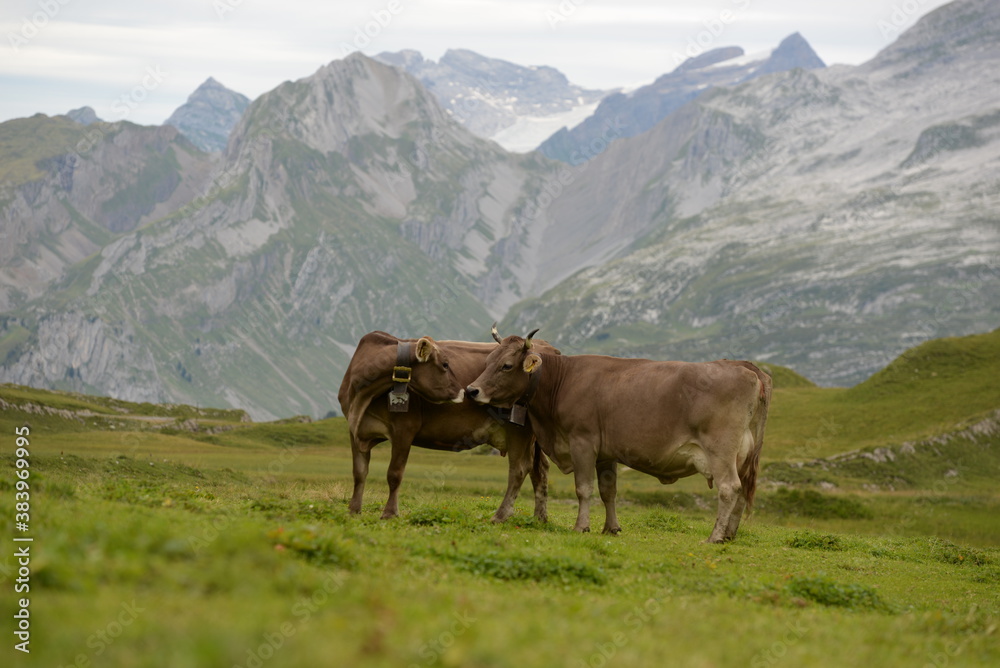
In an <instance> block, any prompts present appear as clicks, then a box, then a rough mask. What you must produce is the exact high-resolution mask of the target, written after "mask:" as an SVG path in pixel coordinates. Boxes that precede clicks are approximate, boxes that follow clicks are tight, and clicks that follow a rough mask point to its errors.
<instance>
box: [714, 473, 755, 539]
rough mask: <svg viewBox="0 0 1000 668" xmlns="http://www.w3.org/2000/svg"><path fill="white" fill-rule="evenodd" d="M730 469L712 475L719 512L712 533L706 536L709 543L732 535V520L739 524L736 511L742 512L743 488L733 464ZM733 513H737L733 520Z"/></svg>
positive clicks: (743, 502) (729, 537)
mask: <svg viewBox="0 0 1000 668" xmlns="http://www.w3.org/2000/svg"><path fill="white" fill-rule="evenodd" d="M730 469H731V470H725V471H722V472H720V474H717V475H715V476H714V477H715V482H716V483H717V484H718V486H719V513H718V515H717V516H716V518H715V527H714V528H713V529H712V535H710V536H709V537H708V542H709V543H722V542H725V541H727V540H729V539H731V538H732V537H733V535H734V534H735V528H734V529H733V533H730V530H729V527H730V525H731V524H732V523H733V522H734V521H735V525H736V526H739V523H740V520H739V514H738V513H741V512H743V507H744V505H745V503H746V502H745V501H744V499H743V488H742V486H741V485H740V479H739V476H737V475H736V466H735V464H734V465H733V466H731V467H730ZM741 502H742V503H741ZM734 513H737V514H736V518H735V520H733V515H734Z"/></svg>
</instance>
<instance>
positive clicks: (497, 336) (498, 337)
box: [490, 323, 503, 343]
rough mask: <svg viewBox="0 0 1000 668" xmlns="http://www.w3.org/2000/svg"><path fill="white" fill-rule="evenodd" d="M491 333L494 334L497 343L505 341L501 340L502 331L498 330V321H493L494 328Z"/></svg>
mask: <svg viewBox="0 0 1000 668" xmlns="http://www.w3.org/2000/svg"><path fill="white" fill-rule="evenodd" d="M490 334H492V335H493V340H494V341H496V342H497V343H503V341H501V340H500V332H498V331H497V324H496V323H493V328H492V329H491V330H490Z"/></svg>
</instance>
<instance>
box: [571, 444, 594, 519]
mask: <svg viewBox="0 0 1000 668" xmlns="http://www.w3.org/2000/svg"><path fill="white" fill-rule="evenodd" d="M585 448H586V445H574V444H573V443H570V457H571V458H572V460H573V481H574V482H575V484H576V498H577V501H579V503H580V509H579V510H578V511H577V515H576V524H575V525H574V526H573V531H590V496H591V494H593V493H594V471H595V469H596V467H597V454H596V453H594V452H591V453H589V454H588V453H585V452H583V451H584V450H585Z"/></svg>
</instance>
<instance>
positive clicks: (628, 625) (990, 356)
mask: <svg viewBox="0 0 1000 668" xmlns="http://www.w3.org/2000/svg"><path fill="white" fill-rule="evenodd" d="M773 372H774V376H775V379H776V389H775V393H774V399H773V403H772V409H771V414H770V419H769V422H768V432H767V437H766V439H765V446H764V458H763V459H764V468H763V471H762V483H761V487H760V489H759V492H758V502H757V503H758V505H757V509H756V511H755V513H754V515H753V517H752V518H751V519H750V520H747V521H744V524H743V525H742V526H741V528H740V532H739V534H738V535H737V538H736V540H735V541H733V542H731V543H729V544H726V545H721V546H719V545H708V544H705V543H704V542H703V541H704V540H705V539H706V538H707V537H708V534H709V532H710V530H711V527H712V523H713V521H714V509H715V493H714V491H711V490H708V489H707V486H706V485H705V482H704V480H702V479H701V478H688V479H685V480H682V481H680V482H678V483H677V484H675V485H671V486H663V485H660V484H659V483H658V482H656V480H654V479H653V478H651V477H649V476H644V475H642V474H638V473H636V472H632V471H623V472H622V473H621V474H620V475H619V519H620V521H621V524H622V527H623V531H622V533H621V535H619V536H616V537H611V536H604V535H601V534H599V533H591V534H576V533H574V532H572V531H571V527H572V525H573V521H574V519H575V515H576V499H575V494H574V493H573V484H572V477H571V476H564V475H562V474H561V473H559V472H558V470H557V469H555V468H554V467H553V468H552V469H551V470H550V481H549V486H550V502H549V515H550V522H549V523H548V524H539V523H537V522H535V521H534V519H533V518H532V516H531V515H532V498H531V497H532V495H531V490H530V486H529V485H525V487H524V489H523V490H522V494H521V498H520V499H519V500H518V511H517V514H516V515H515V516H514V517H512V518H511V519H510V520H509V521H508V522H507V523H505V524H502V525H494V524H491V523H490V522H489V517H490V515H491V514H492V513H493V511H494V510H495V509H496V507H497V506H498V505H499V502H500V498H501V497H502V494H503V491H504V487H505V481H506V464H507V462H506V460H505V459H502V458H500V457H494V456H489V455H475V454H469V453H460V454H451V453H441V452H431V451H426V450H420V449H414V450H413V452H412V453H411V455H410V461H409V465H408V467H407V471H406V477H405V479H404V482H403V488H402V491H401V496H400V509H401V517H399V518H398V519H396V520H392V521H381V520H379V519H378V517H379V513H380V511H381V507H382V504H383V503H384V502H385V498H386V495H387V486H386V483H385V480H384V475H385V470H386V466H387V464H388V447H387V446H380V447H379V448H376V450H375V452H374V453H373V455H372V464H371V475H370V477H369V482H368V487H367V490H366V496H365V500H366V503H365V506H364V509H363V512H362V514H361V515H360V516H350V515H349V514H348V513H347V500H348V498H349V496H350V493H351V484H352V483H351V463H350V448H349V444H348V437H347V431H346V425H345V422H344V420H343V419H341V418H334V419H329V420H322V421H318V422H312V423H306V422H301V421H298V420H294V419H293V420H285V421H280V422H276V423H265V424H252V423H247V422H244V421H242V419H241V418H242V416H241V414H240V413H239V412H238V411H213V410H205V409H196V408H192V407H183V406H152V405H136V404H128V403H126V402H118V401H113V400H109V399H102V398H96V397H86V396H82V395H70V394H64V393H53V392H45V391H41V390H34V389H30V388H21V387H14V386H0V441H2V442H3V443H4V447H3V449H2V456H3V464H4V466H3V468H2V470H3V473H2V475H0V491H2V494H3V498H5V499H7V501H6V502H5V503H4V508H6V510H7V511H6V512H5V513H4V514H3V519H2V523H3V526H4V530H5V535H6V536H8V539H7V549H5V550H4V551H3V555H4V556H3V560H0V580H2V581H3V585H2V591H3V592H4V593H3V595H2V596H0V614H2V615H3V617H4V619H6V620H8V625H10V621H11V620H13V621H14V622H15V624H16V623H17V620H16V619H15V618H14V615H15V614H16V613H17V612H18V611H19V608H20V602H19V599H20V598H22V597H25V596H27V597H28V598H30V605H29V608H28V609H29V611H30V631H31V637H30V650H31V652H30V654H24V653H22V652H19V651H16V650H15V649H14V645H15V644H16V643H17V642H18V640H17V638H16V637H15V636H13V635H12V634H11V633H6V634H5V638H6V639H7V640H6V646H5V647H3V648H2V649H0V656H2V657H3V659H2V661H3V664H4V665H14V666H226V667H230V666H241V667H258V668H259V667H261V666H316V665H323V666H352V667H353V666H404V667H407V666H454V667H466V666H468V667H480V666H481V667H493V666H517V667H522V666H523V667H530V666H569V667H572V668H577V667H590V668H601V667H604V666H653V665H656V666H659V665H678V666H729V665H749V666H751V667H758V666H782V665H785V666H803V665H805V666H842V665H886V666H898V665H913V666H939V667H940V666H986V665H1000V628H998V627H1000V520H998V519H997V517H998V514H1000V493H998V491H997V486H996V482H995V481H996V480H997V479H998V476H1000V416H998V413H997V411H998V409H1000V383H997V382H996V378H998V377H1000V331H998V332H993V333H991V334H986V335H981V336H976V337H965V338H962V339H944V340H939V341H934V342H930V343H928V344H924V345H922V346H920V347H918V348H915V349H914V350H911V351H909V352H908V353H907V354H905V355H903V356H902V357H901V358H899V359H898V360H896V361H895V362H894V363H893V364H892V365H890V366H889V367H887V368H886V369H885V370H883V371H882V372H880V373H879V374H876V375H875V376H874V377H873V378H872V379H870V380H869V381H866V382H865V383H862V384H861V385H858V386H856V387H854V388H850V389H822V388H817V387H814V386H812V385H811V384H810V383H809V382H808V381H805V380H804V379H801V378H800V377H797V376H795V375H794V374H793V373H792V372H790V371H788V370H785V369H781V368H780V367H775V368H773ZM25 426H27V427H28V429H29V431H30V433H29V435H28V436H27V438H28V440H29V446H28V449H29V450H30V455H29V456H28V458H27V459H28V460H29V461H30V468H29V470H30V477H29V479H28V480H29V483H30V531H29V532H26V533H23V532H18V531H17V530H16V526H15V509H14V493H15V491H16V489H15V488H16V481H17V480H18V478H17V476H16V471H17V468H16V459H17V458H16V456H15V443H16V430H18V429H21V430H22V432H23V429H24V427H25ZM592 512H593V513H594V516H593V519H592V522H593V524H594V525H596V526H601V524H602V522H601V519H603V515H602V514H603V508H602V507H601V504H600V503H599V502H597V503H595V504H594V510H593V511H592ZM25 535H28V536H30V537H32V538H33V542H32V543H30V554H31V561H30V579H29V580H30V582H29V584H30V592H29V593H27V594H24V593H15V585H16V581H17V578H18V563H17V560H16V559H15V558H14V556H13V555H14V551H15V549H18V548H19V547H21V546H23V545H25V544H24V543H14V542H11V538H12V537H17V536H22V537H23V536H25ZM14 629H15V630H16V626H15V627H14Z"/></svg>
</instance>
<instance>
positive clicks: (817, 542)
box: [786, 531, 847, 552]
mask: <svg viewBox="0 0 1000 668" xmlns="http://www.w3.org/2000/svg"><path fill="white" fill-rule="evenodd" d="M786 544H787V545H788V546H789V547H798V548H803V549H806V550H829V551H833V552H840V551H842V550H845V549H847V548H845V547H844V543H843V541H841V540H840V538H838V537H837V536H834V535H833V534H819V533H814V532H812V531H800V532H798V533H796V534H795V535H794V536H792V537H791V538H789V539H788V541H787V542H786Z"/></svg>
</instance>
